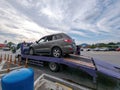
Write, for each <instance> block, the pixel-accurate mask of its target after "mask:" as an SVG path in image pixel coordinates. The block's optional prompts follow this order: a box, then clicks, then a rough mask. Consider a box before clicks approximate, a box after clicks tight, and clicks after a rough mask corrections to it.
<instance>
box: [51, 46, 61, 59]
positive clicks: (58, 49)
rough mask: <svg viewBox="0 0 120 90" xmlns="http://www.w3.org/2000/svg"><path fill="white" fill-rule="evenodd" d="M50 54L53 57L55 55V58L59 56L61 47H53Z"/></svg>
mask: <svg viewBox="0 0 120 90" xmlns="http://www.w3.org/2000/svg"><path fill="white" fill-rule="evenodd" d="M52 56H53V57H57V58H59V57H61V56H62V51H61V49H60V48H59V47H55V48H53V50H52Z"/></svg>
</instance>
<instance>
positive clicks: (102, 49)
mask: <svg viewBox="0 0 120 90" xmlns="http://www.w3.org/2000/svg"><path fill="white" fill-rule="evenodd" d="M108 50H109V49H108V48H107V47H102V48H100V49H99V51H108Z"/></svg>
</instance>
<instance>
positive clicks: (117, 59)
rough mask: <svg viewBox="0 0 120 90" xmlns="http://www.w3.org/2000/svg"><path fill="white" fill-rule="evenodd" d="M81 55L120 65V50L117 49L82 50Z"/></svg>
mask: <svg viewBox="0 0 120 90" xmlns="http://www.w3.org/2000/svg"><path fill="white" fill-rule="evenodd" d="M81 55H84V56H88V57H93V58H94V59H99V60H103V61H106V62H108V63H112V64H115V65H119V66H120V52H117V51H82V52H81Z"/></svg>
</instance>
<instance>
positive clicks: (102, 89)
mask: <svg viewBox="0 0 120 90" xmlns="http://www.w3.org/2000/svg"><path fill="white" fill-rule="evenodd" d="M0 54H3V55H4V54H7V55H8V54H11V55H13V59H14V55H15V54H12V53H11V52H10V51H2V50H1V51H0ZM81 54H82V55H84V56H89V57H93V58H95V59H96V58H97V59H100V60H105V61H107V62H114V61H115V62H114V63H115V64H118V62H119V58H120V52H92V51H89V52H87V51H83V52H81ZM111 57H112V59H111ZM116 57H117V58H116ZM119 63H120V62H119ZM29 67H30V68H33V69H34V72H35V77H34V78H35V80H36V79H37V78H38V77H39V76H40V75H41V74H43V73H46V74H49V75H52V76H56V77H59V78H62V79H64V80H67V81H70V82H73V83H76V84H78V85H82V86H86V87H89V88H91V89H95V90H96V89H97V90H119V89H120V86H119V85H118V84H117V81H116V80H114V79H111V78H108V77H107V76H103V75H100V76H99V77H98V79H97V83H93V79H92V77H91V76H89V75H88V74H86V73H85V72H83V71H80V70H77V69H73V68H70V67H66V68H65V69H63V70H61V71H60V72H51V71H50V70H49V69H48V67H40V66H35V65H29ZM103 81H104V82H103Z"/></svg>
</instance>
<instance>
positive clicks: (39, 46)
mask: <svg viewBox="0 0 120 90" xmlns="http://www.w3.org/2000/svg"><path fill="white" fill-rule="evenodd" d="M45 41H46V37H43V38H41V39H40V40H39V41H37V42H36V46H35V51H36V53H41V52H42V50H44V48H45V47H44V43H45Z"/></svg>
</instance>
